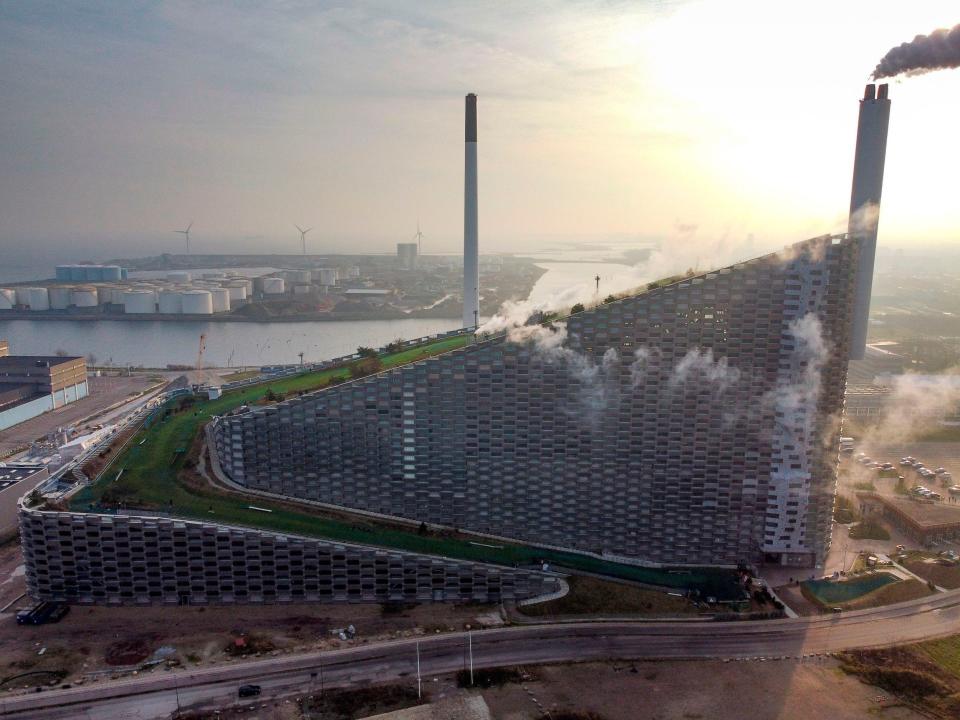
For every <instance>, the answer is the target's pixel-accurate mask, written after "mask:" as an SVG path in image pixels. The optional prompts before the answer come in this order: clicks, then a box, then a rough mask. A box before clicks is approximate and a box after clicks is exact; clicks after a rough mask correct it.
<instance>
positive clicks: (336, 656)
mask: <svg viewBox="0 0 960 720" xmlns="http://www.w3.org/2000/svg"><path fill="white" fill-rule="evenodd" d="M954 633H960V591H951V592H948V593H942V594H938V595H935V596H932V597H928V598H922V599H920V600H914V601H910V602H906V603H900V604H898V605H890V606H887V607H882V608H871V609H868V610H860V611H854V612H850V613H842V614H837V615H824V616H818V617H808V618H796V619H784V620H769V621H754V622H729V623H719V622H710V621H707V622H643V621H634V622H609V623H595V622H593V623H582V624H577V625H569V624H565V625H539V626H527V627H510V628H501V629H495V630H484V631H478V632H474V633H473V642H472V645H473V659H474V665H475V666H476V667H497V666H502V665H518V664H523V665H536V664H543V663H553V662H579V661H588V660H603V659H665V658H671V659H694V658H703V659H709V658H725V659H726V658H730V659H752V658H761V657H763V658H770V659H772V658H781V657H783V658H800V657H803V656H807V655H814V654H822V653H830V652H837V651H841V650H848V649H853V648H864V647H880V646H888V645H895V644H901V643H905V642H913V641H918V640H923V639H928V638H934V637H941V636H944V635H950V634H954ZM418 645H419V652H420V663H421V670H422V674H423V675H424V676H425V677H427V676H433V675H438V674H442V673H449V672H454V671H457V670H459V669H461V668H463V667H465V665H466V663H467V662H468V656H467V647H468V645H467V634H466V633H450V634H445V635H434V636H429V637H423V638H420V639H405V640H398V641H391V642H385V643H376V644H370V645H361V646H359V647H355V648H350V649H346V650H337V651H331V652H325V653H308V654H303V655H291V656H287V657H281V658H275V659H270V660H258V661H253V662H244V663H236V664H230V665H223V666H217V667H210V668H204V669H198V670H182V671H174V672H169V673H158V672H154V673H151V674H148V675H145V676H142V677H138V678H131V679H125V680H119V681H113V682H109V683H97V684H95V685H91V686H88V687H82V688H73V689H69V690H52V691H47V692H43V693H39V694H33V695H21V696H16V697H9V698H6V699H4V700H2V701H0V716H2V717H4V718H16V719H17V720H20V719H22V718H29V719H31V720H34V719H39V718H50V719H51V720H55V719H57V718H98V719H99V718H113V719H115V720H120V719H122V720H148V719H150V718H165V717H169V715H170V714H171V713H172V712H174V711H175V710H176V709H177V707H178V705H179V707H180V708H181V709H184V710H186V709H202V708H212V707H224V706H227V705H230V704H233V703H236V702H237V688H238V687H239V686H240V685H241V684H244V683H248V682H249V683H256V684H258V685H260V686H261V687H262V688H263V696H264V697H272V696H282V695H287V694H291V693H304V692H314V693H315V692H318V691H320V690H321V689H327V688H333V687H349V686H351V685H357V684H370V683H378V682H389V681H394V682H396V681H398V680H403V679H407V680H409V681H411V682H413V681H415V677H416V658H417V646H418Z"/></svg>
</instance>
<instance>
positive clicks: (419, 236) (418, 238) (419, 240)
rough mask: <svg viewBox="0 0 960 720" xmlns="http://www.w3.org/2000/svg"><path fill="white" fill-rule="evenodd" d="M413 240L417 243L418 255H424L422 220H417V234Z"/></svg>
mask: <svg viewBox="0 0 960 720" xmlns="http://www.w3.org/2000/svg"><path fill="white" fill-rule="evenodd" d="M413 239H414V240H416V241H417V255H423V248H422V247H421V246H422V244H423V233H422V232H420V218H417V234H416V235H414V236H413Z"/></svg>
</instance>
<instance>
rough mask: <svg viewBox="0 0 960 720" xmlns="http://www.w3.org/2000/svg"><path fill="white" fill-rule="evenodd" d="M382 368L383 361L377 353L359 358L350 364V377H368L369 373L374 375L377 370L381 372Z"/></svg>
mask: <svg viewBox="0 0 960 720" xmlns="http://www.w3.org/2000/svg"><path fill="white" fill-rule="evenodd" d="M382 368H383V363H382V362H380V358H378V357H377V356H376V355H374V356H373V357H365V358H362V359H360V360H357V361H356V362H355V363H351V364H350V377H352V378H362V377H366V376H367V375H373V374H374V373H376V372H380V370H381V369H382Z"/></svg>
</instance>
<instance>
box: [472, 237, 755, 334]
mask: <svg viewBox="0 0 960 720" xmlns="http://www.w3.org/2000/svg"><path fill="white" fill-rule="evenodd" d="M692 228H695V226H693V225H690V226H682V228H679V229H678V231H681V236H680V237H679V238H678V239H676V240H675V241H674V242H672V243H671V245H670V249H669V251H668V252H665V251H661V250H654V251H652V252H651V253H650V257H649V258H648V259H647V260H646V261H644V262H642V263H638V264H637V265H633V266H631V267H625V268H624V269H623V271H622V272H619V273H617V274H615V275H614V276H612V277H610V278H607V279H606V280H604V281H603V283H602V284H601V286H600V292H599V294H598V293H597V288H596V285H595V284H594V282H593V280H592V279H585V280H584V282H582V283H580V284H577V285H573V286H571V287H569V288H567V289H566V290H563V291H561V292H558V293H555V294H553V295H551V296H550V297H548V298H545V299H541V300H517V301H507V302H505V303H503V305H501V307H500V310H498V311H497V314H496V315H494V316H493V317H491V318H490V319H489V320H487V321H486V322H485V323H483V324H482V325H481V326H480V329H479V331H478V332H480V333H499V332H503V331H505V330H508V329H509V328H511V327H517V326H519V325H523V324H524V323H526V322H527V321H528V320H529V319H530V318H531V317H533V316H534V315H535V314H536V313H539V312H543V313H548V312H554V311H557V310H566V309H569V308H571V307H572V306H573V305H576V304H577V303H583V304H584V305H587V306H589V305H592V304H596V303H598V302H600V301H601V300H602V299H603V298H605V297H607V296H608V295H619V294H621V293H625V292H629V291H631V290H636V289H639V288H643V287H645V286H646V285H647V283H650V282H653V281H655V280H662V279H663V278H666V277H671V276H673V275H679V274H681V273H683V272H685V271H686V270H688V269H690V268H700V269H701V270H703V269H704V266H705V264H706V265H707V266H708V267H722V266H724V265H728V264H731V263H733V262H737V261H739V260H742V259H743V258H744V257H750V256H752V255H753V254H754V251H753V247H752V246H753V238H752V236H750V237H748V238H747V240H746V241H744V242H742V243H735V242H731V241H729V240H728V239H727V238H726V237H723V238H721V239H720V240H718V241H716V242H714V243H703V242H699V243H693V242H689V241H685V238H689V236H690V234H692Z"/></svg>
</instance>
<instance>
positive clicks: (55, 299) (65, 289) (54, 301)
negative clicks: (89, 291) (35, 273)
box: [48, 285, 73, 310]
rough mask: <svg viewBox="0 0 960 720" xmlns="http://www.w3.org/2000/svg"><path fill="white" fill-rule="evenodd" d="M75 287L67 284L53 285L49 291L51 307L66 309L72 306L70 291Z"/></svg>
mask: <svg viewBox="0 0 960 720" xmlns="http://www.w3.org/2000/svg"><path fill="white" fill-rule="evenodd" d="M72 290H73V288H71V287H69V286H65V285H60V286H56V287H52V288H50V289H49V291H48V295H49V296H50V307H51V308H53V309H54V310H66V309H67V308H68V307H70V302H71V300H70V293H71V292H72Z"/></svg>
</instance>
